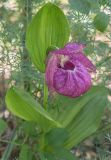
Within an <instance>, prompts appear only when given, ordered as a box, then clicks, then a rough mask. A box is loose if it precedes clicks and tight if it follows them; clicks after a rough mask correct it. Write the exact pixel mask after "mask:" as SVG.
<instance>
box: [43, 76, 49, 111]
mask: <svg viewBox="0 0 111 160" xmlns="http://www.w3.org/2000/svg"><path fill="white" fill-rule="evenodd" d="M47 100H48V87H47V85H46V82H45V78H44V99H43V105H44V108H45V109H47Z"/></svg>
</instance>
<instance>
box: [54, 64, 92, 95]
mask: <svg viewBox="0 0 111 160" xmlns="http://www.w3.org/2000/svg"><path fill="white" fill-rule="evenodd" d="M74 65H75V66H76V67H75V69H74V71H68V70H63V69H57V70H56V72H55V73H54V80H53V81H54V83H53V84H54V89H55V91H56V92H58V93H59V94H63V95H65V96H69V97H78V96H80V95H82V94H83V93H85V92H87V91H88V90H89V88H90V87H91V77H90V74H89V73H88V71H87V70H86V69H85V67H84V66H83V65H82V64H80V63H79V62H78V61H76V62H75V64H74Z"/></svg>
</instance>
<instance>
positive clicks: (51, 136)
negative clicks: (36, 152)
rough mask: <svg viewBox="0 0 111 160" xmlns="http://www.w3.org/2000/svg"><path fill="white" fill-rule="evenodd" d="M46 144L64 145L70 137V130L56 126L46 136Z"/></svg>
mask: <svg viewBox="0 0 111 160" xmlns="http://www.w3.org/2000/svg"><path fill="white" fill-rule="evenodd" d="M45 139H46V146H47V145H49V146H54V147H55V146H62V145H63V144H64V142H65V141H66V140H67V139H68V131H67V130H66V129H64V128H54V129H52V130H51V131H50V132H49V133H47V134H46V136H45Z"/></svg>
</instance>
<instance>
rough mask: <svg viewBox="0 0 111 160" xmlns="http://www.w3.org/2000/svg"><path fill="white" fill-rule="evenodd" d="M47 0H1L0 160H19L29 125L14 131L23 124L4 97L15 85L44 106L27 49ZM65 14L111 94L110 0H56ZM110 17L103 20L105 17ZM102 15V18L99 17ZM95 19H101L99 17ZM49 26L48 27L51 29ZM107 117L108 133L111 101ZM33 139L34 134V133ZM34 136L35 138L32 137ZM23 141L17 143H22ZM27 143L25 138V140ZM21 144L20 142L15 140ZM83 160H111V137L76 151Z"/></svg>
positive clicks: (104, 135)
mask: <svg viewBox="0 0 111 160" xmlns="http://www.w3.org/2000/svg"><path fill="white" fill-rule="evenodd" d="M47 2H49V1H47V0H1V1H0V158H1V160H18V159H19V157H20V156H21V154H23V153H22V152H20V147H19V144H22V142H23V141H25V140H24V134H25V133H27V132H28V133H29V132H30V131H29V130H30V128H29V126H30V124H28V125H27V123H26V124H24V126H25V127H24V128H25V129H24V130H22V131H21V130H19V129H18V130H17V129H15V128H16V126H17V124H21V120H19V119H17V118H16V117H14V116H13V115H11V114H10V113H9V111H8V110H7V109H6V105H5V94H6V91H7V89H8V87H10V86H11V85H16V86H19V87H21V88H24V89H25V90H26V91H28V92H29V93H30V94H32V95H33V96H34V98H35V99H38V101H39V102H41V101H42V98H41V97H42V96H41V95H42V94H43V93H42V89H43V74H42V73H40V72H39V71H37V69H36V68H35V67H34V66H33V64H32V63H31V61H30V57H29V56H28V52H27V49H26V47H25V34H26V29H27V25H28V24H29V23H30V21H31V19H32V17H33V16H34V15H35V14H36V12H37V11H38V9H39V8H40V7H41V6H42V5H44V4H45V3H47ZM50 2H53V3H55V4H57V5H58V6H59V7H60V8H61V9H63V11H64V13H65V14H66V16H67V18H68V20H69V23H70V28H71V37H70V39H71V41H75V42H81V43H84V44H85V45H86V48H85V50H84V52H85V54H86V55H87V56H90V58H91V59H92V60H93V62H94V63H95V65H96V67H97V73H96V76H93V80H94V83H95V84H97V83H103V84H104V85H106V86H107V87H108V88H109V89H111V22H110V17H111V0H51V1H50ZM101 12H102V13H105V14H102V15H100V13H101ZM97 15H98V16H97ZM95 17H96V18H95ZM46 27H47V26H46ZM108 100H109V103H108V107H107V110H106V111H105V114H104V116H103V128H104V126H105V124H107V123H108V122H111V103H110V102H111V96H110V94H109V95H108ZM29 134H30V133H29ZM31 134H32V133H31ZM17 137H18V138H17ZM25 138H26V137H25ZM15 140H16V141H15ZM72 151H73V152H74V154H75V155H76V156H77V157H78V158H79V159H80V160H111V132H110V129H109V128H108V130H107V132H106V131H105V133H104V132H103V133H101V134H99V135H96V136H93V137H90V138H89V139H87V140H85V141H84V142H83V143H82V144H80V145H79V146H77V147H76V148H74V149H73V150H72Z"/></svg>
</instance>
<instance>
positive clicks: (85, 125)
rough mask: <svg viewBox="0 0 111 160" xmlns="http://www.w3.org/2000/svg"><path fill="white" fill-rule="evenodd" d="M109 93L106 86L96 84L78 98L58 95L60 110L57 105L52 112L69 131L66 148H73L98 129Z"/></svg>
mask: <svg viewBox="0 0 111 160" xmlns="http://www.w3.org/2000/svg"><path fill="white" fill-rule="evenodd" d="M107 95H108V90H107V89H106V88H105V87H102V86H95V87H92V89H90V91H89V92H87V93H86V94H84V95H83V96H81V97H78V98H76V99H72V98H68V97H64V96H58V97H57V100H58V101H57V105H58V106H59V110H56V109H57V106H55V109H52V110H51V111H50V112H51V114H52V115H53V116H54V117H55V119H56V120H58V122H60V123H61V124H62V125H63V126H64V127H65V128H66V130H68V132H69V138H68V140H66V142H65V147H66V148H69V149H70V148H72V147H73V146H75V145H77V144H78V143H80V142H81V141H83V140H84V139H85V138H87V137H88V136H90V135H91V134H93V133H94V132H95V131H96V130H97V128H98V127H99V124H100V121H101V116H102V114H103V112H104V108H105V107H106V103H107ZM54 104H55V102H54Z"/></svg>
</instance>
